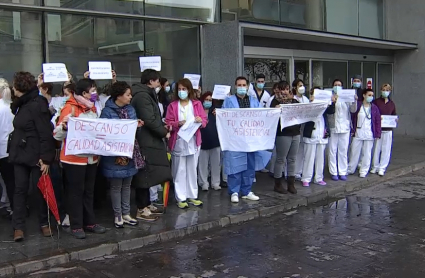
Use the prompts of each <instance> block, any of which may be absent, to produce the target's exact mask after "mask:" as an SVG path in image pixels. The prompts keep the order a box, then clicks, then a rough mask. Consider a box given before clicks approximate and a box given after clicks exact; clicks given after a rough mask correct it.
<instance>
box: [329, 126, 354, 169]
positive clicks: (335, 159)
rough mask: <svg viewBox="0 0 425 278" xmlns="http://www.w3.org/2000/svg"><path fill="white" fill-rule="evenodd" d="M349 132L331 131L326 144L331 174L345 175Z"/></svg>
mask: <svg viewBox="0 0 425 278" xmlns="http://www.w3.org/2000/svg"><path fill="white" fill-rule="evenodd" d="M349 144H350V133H349V132H346V133H333V132H332V133H331V136H330V137H329V144H328V161H329V173H330V174H331V175H332V176H338V175H339V176H345V175H347V168H348V146H349Z"/></svg>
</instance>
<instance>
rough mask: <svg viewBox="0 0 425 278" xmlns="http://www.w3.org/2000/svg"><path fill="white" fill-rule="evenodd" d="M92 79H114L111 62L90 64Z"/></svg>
mask: <svg viewBox="0 0 425 278" xmlns="http://www.w3.org/2000/svg"><path fill="white" fill-rule="evenodd" d="M89 72H90V78H91V79H93V80H102V79H106V80H109V79H112V64H111V62H89Z"/></svg>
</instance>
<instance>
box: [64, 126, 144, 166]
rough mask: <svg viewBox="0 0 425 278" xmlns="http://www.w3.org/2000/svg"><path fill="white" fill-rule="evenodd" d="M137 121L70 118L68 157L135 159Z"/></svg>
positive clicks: (67, 140) (66, 150)
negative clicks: (100, 156)
mask: <svg viewBox="0 0 425 278" xmlns="http://www.w3.org/2000/svg"><path fill="white" fill-rule="evenodd" d="M136 129H137V120H121V119H120V120H110V119H85V118H70V119H69V122H68V135H67V137H66V149H65V154H66V155H102V156H126V157H129V158H132V157H133V150H134V139H135V136H136Z"/></svg>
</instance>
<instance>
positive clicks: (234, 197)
mask: <svg viewBox="0 0 425 278" xmlns="http://www.w3.org/2000/svg"><path fill="white" fill-rule="evenodd" d="M230 201H231V202H232V203H239V196H238V193H233V194H232V196H231V197H230Z"/></svg>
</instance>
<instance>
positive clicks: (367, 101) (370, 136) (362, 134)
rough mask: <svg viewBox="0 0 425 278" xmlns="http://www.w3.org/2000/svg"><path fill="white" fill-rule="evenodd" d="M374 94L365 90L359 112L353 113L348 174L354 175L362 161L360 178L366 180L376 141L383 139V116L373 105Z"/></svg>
mask: <svg viewBox="0 0 425 278" xmlns="http://www.w3.org/2000/svg"><path fill="white" fill-rule="evenodd" d="M373 95H374V92H373V90H372V89H365V90H364V92H363V101H358V103H357V111H356V112H355V113H352V123H353V124H352V126H353V128H352V134H354V138H353V141H352V142H351V149H350V160H349V163H348V173H349V174H354V172H355V171H356V167H357V165H358V163H359V160H360V154H362V160H361V161H360V165H361V166H360V169H359V176H360V177H361V178H365V177H366V176H367V173H368V172H369V168H370V164H371V158H372V148H373V142H374V140H375V139H379V138H381V114H380V113H379V109H378V106H376V105H375V104H373V103H372V101H373Z"/></svg>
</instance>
